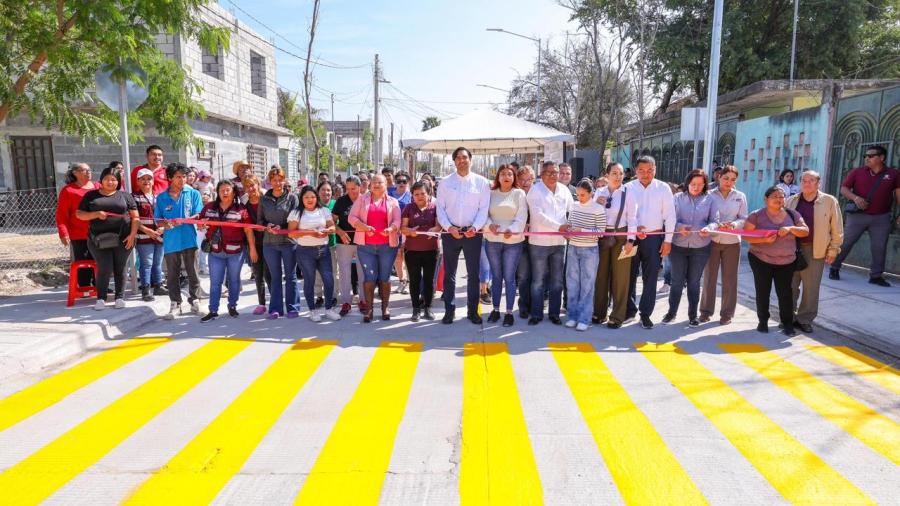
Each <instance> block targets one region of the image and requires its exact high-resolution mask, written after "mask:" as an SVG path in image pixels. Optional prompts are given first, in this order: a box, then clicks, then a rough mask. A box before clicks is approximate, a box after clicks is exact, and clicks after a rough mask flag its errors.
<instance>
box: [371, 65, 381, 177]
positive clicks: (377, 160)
mask: <svg viewBox="0 0 900 506" xmlns="http://www.w3.org/2000/svg"><path fill="white" fill-rule="evenodd" d="M374 81H375V82H374V90H375V131H374V132H373V133H374V134H375V135H374V137H375V139H376V141H375V147H374V148H375V149H373V150H372V151H374V153H373V154H372V156H373V158H374V159H375V160H374V161H375V169H376V170H378V165H379V164H380V163H381V136H380V134H379V132H380V130H379V125H378V108H379V106H380V105H381V102H380V100H381V99H380V98H378V83H380V82H381V68H380V67H379V63H378V54H375V77H374Z"/></svg>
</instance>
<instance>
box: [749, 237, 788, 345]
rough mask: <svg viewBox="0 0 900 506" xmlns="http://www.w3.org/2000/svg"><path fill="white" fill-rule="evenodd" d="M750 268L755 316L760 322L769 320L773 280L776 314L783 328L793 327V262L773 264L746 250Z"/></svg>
mask: <svg viewBox="0 0 900 506" xmlns="http://www.w3.org/2000/svg"><path fill="white" fill-rule="evenodd" d="M747 258H748V259H749V260H750V269H752V270H753V284H754V285H755V286H756V316H757V317H758V318H759V321H760V323H767V322H768V321H769V296H770V295H771V293H772V282H773V281H774V282H775V296H776V297H777V298H778V315H779V316H780V317H781V323H782V324H783V325H784V328H785V329H793V328H794V311H793V309H794V306H793V304H794V301H793V298H792V295H791V280H792V279H793V277H794V264H793V263H789V264H787V265H774V264H770V263H768V262H763V261H762V260H760V259H759V258H758V257H757V256H756V255H754V254H753V253H750V252H747Z"/></svg>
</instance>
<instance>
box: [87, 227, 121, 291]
mask: <svg viewBox="0 0 900 506" xmlns="http://www.w3.org/2000/svg"><path fill="white" fill-rule="evenodd" d="M87 243H88V245H87V247H88V250H90V252H91V256H92V257H94V261H95V262H97V300H104V301H105V300H106V296H107V295H108V294H109V277H110V276H112V278H113V280H115V283H116V299H121V298H123V297H124V295H125V266H126V263H127V262H128V254H129V253H131V250H127V249H125V245H124V244H120V245H118V246H116V247H115V248H107V249H100V248H98V247H96V246H94V244H93V243H92V242H91V241H90V240H88V241H87Z"/></svg>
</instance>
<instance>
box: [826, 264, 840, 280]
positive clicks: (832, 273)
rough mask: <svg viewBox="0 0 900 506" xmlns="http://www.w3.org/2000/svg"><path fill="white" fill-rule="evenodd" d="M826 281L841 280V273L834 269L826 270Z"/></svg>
mask: <svg viewBox="0 0 900 506" xmlns="http://www.w3.org/2000/svg"><path fill="white" fill-rule="evenodd" d="M828 279H833V280H835V281H840V280H841V271H839V270H838V269H835V268H833V267H832V268H831V269H828Z"/></svg>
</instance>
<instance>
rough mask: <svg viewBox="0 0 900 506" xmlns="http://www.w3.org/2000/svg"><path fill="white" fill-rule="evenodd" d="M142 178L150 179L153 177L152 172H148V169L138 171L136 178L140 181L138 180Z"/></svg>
mask: <svg viewBox="0 0 900 506" xmlns="http://www.w3.org/2000/svg"><path fill="white" fill-rule="evenodd" d="M144 176H150V177H153V171H152V170H150V169H141V170H139V171H138V173H137V178H138V179H140V178H142V177H144Z"/></svg>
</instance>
